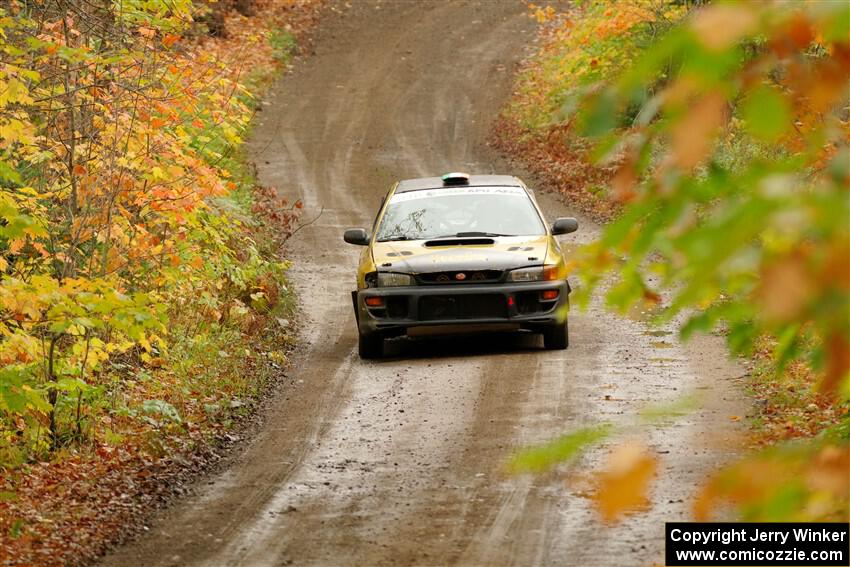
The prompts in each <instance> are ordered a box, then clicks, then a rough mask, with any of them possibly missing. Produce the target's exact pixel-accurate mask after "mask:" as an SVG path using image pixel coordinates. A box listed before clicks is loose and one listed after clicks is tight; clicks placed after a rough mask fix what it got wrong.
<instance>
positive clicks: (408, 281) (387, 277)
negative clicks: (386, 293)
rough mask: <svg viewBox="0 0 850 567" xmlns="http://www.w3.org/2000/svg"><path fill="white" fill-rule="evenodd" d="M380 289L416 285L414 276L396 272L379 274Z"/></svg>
mask: <svg viewBox="0 0 850 567" xmlns="http://www.w3.org/2000/svg"><path fill="white" fill-rule="evenodd" d="M377 284H378V287H398V286H402V285H414V281H413V276H411V275H410V274H397V273H394V272H378V279H377Z"/></svg>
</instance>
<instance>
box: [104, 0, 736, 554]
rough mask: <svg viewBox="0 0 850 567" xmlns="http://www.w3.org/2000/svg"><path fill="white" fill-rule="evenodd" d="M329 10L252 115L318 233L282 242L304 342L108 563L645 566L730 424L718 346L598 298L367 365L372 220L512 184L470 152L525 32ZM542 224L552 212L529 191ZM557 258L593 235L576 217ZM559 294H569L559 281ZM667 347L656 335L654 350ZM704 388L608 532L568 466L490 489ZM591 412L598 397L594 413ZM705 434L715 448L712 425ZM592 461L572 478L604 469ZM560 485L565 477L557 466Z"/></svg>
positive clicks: (654, 444) (498, 167)
mask: <svg viewBox="0 0 850 567" xmlns="http://www.w3.org/2000/svg"><path fill="white" fill-rule="evenodd" d="M351 3H352V4H353V6H352V7H351V8H350V9H348V10H347V11H346V12H345V15H344V16H341V15H339V14H333V13H329V15H328V16H327V18H326V19H325V21H324V22H323V23H322V24H321V29H320V30H319V32H318V36H317V39H316V53H315V54H314V55H312V56H306V57H303V58H301V59H300V61H299V62H298V63H297V65H296V69H295V70H294V72H293V73H292V74H291V75H289V76H287V77H286V78H285V79H284V80H282V81H281V82H280V84H279V85H277V86H276V87H275V88H274V90H273V92H272V93H271V96H270V97H269V99H268V101H267V105H266V106H264V108H263V112H262V113H261V116H260V117H259V118H258V122H259V123H258V126H257V128H256V131H255V135H254V137H253V140H252V142H251V144H250V151H251V153H252V154H253V156H254V157H255V159H256V161H257V163H258V165H259V173H260V177H261V180H262V181H263V182H264V183H266V184H270V185H274V186H276V187H278V188H279V189H280V191H281V192H283V193H284V194H286V195H288V196H290V197H292V198H301V199H302V200H303V201H304V203H305V218H306V219H310V218H312V217H314V216H315V215H317V214H318V213H319V211H321V210H323V212H322V214H321V216H320V217H319V218H318V220H317V221H316V222H315V223H313V224H311V225H310V226H308V227H306V228H304V229H303V230H301V231H300V232H298V234H297V235H296V236H295V237H294V239H293V241H292V242H291V254H290V255H291V257H292V258H293V259H294V261H295V266H294V268H293V270H292V273H291V275H292V280H293V284H294V285H295V286H296V287H297V290H298V293H299V294H300V296H301V302H302V305H303V317H302V319H303V331H302V337H301V338H302V343H303V347H302V348H301V351H300V352H299V353H298V354H297V357H296V362H295V367H294V369H293V371H292V372H291V373H290V374H291V376H292V377H293V381H292V383H291V384H287V385H285V386H283V387H282V390H281V392H280V393H279V394H278V395H277V397H276V399H275V400H274V401H273V402H272V403H271V404H270V407H269V411H268V416H267V417H266V419H265V425H264V426H263V428H262V430H261V431H260V433H259V434H258V435H257V437H256V438H255V439H254V440H253V441H252V442H251V443H250V445H249V446H248V447H246V448H245V450H244V452H243V453H241V454H240V455H239V456H237V457H236V458H234V459H233V462H232V464H231V466H230V467H229V468H228V470H226V472H224V473H222V474H220V475H218V476H216V477H214V478H212V479H210V480H209V481H208V482H207V483H205V484H203V485H201V486H199V487H198V488H197V490H196V491H195V494H194V495H193V496H190V497H187V498H186V499H184V500H183V501H182V502H179V503H177V504H176V505H175V506H174V507H172V508H171V509H170V510H168V511H166V512H164V513H162V514H161V515H160V516H159V517H158V518H157V519H156V521H155V522H154V523H153V524H152V525H151V526H150V531H148V532H147V533H146V534H145V536H144V537H143V538H141V539H140V540H139V541H137V542H135V543H132V544H130V545H127V546H125V547H123V548H121V549H119V550H117V551H116V552H115V553H114V554H113V555H111V556H109V557H107V558H106V559H105V560H104V564H105V565H116V566H122V567H126V566H127V565H145V566H147V567H153V566H156V565H209V566H219V565H251V566H253V565H289V564H293V565H364V566H365V565H369V566H373V565H413V564H415V565H648V564H650V563H652V562H653V561H657V560H659V559H660V557H661V553H662V549H663V539H662V538H663V530H664V525H663V522H664V521H666V520H678V519H684V518H685V516H686V514H687V504H686V503H685V502H683V500H685V499H686V498H687V496H688V494H690V493H691V491H692V489H693V487H694V486H695V484H696V483H697V482H698V481H699V480H700V479H701V478H702V475H703V474H704V472H705V471H706V470H707V469H709V468H711V467H712V466H714V465H715V464H716V463H717V462H718V461H720V460H723V459H724V458H726V456H727V455H728V450H727V447H726V446H725V445H724V443H723V441H724V438H725V437H727V436H728V435H730V434H731V433H732V432H733V427H732V426H731V424H730V420H729V416H730V415H732V414H734V413H736V412H740V411H741V410H740V408H739V406H738V402H735V401H734V399H735V398H737V397H738V394H737V390H736V386H735V384H734V379H735V378H736V377H738V376H740V375H741V374H742V371H741V369H740V368H738V367H737V366H736V365H735V364H734V363H731V362H729V361H727V359H726V357H725V355H724V349H723V346H722V344H721V342H720V341H719V340H717V339H714V338H706V339H701V340H699V341H697V342H694V343H692V344H690V345H687V346H682V345H680V344H679V343H678V342H677V341H676V340H675V338H673V335H663V330H662V332H661V333H659V332H655V333H653V334H649V332H648V329H647V327H646V326H645V325H644V324H643V323H641V322H640V321H637V320H632V319H623V318H618V317H616V316H614V315H611V314H608V313H606V312H605V311H604V310H603V309H602V308H601V306H600V305H598V304H594V305H593V306H592V307H591V309H590V310H588V311H587V312H578V311H576V310H574V311H573V313H572V315H571V317H570V326H571V328H570V331H571V332H570V334H571V346H570V348H569V349H568V350H566V351H553V352H546V351H543V350H542V347H541V343H540V339H539V338H537V337H531V336H528V337H517V336H510V335H508V336H497V337H486V338H481V339H464V340H460V341H458V340H451V341H446V340H442V341H440V340H435V341H429V342H422V343H404V342H400V343H398V344H394V345H392V347H391V352H390V354H391V356H390V358H388V359H387V360H382V361H378V362H368V363H365V362H361V361H360V360H359V358H358V357H357V354H356V331H355V327H354V321H353V315H352V313H351V305H350V299H349V296H348V293H349V291H350V290H351V289H352V287H353V285H354V267H355V264H356V257H357V254H358V253H359V249H356V248H355V247H352V246H348V245H345V244H343V243H342V240H341V235H342V231H343V229H344V228H346V227H350V226H369V225H370V224H371V221H372V217H373V214H374V212H375V210H376V207H377V205H378V203H379V202H380V199H381V196H382V194H383V193H384V192H385V191H386V189H387V188H388V187H389V185H390V183H391V182H392V181H394V180H396V179H399V178H406V177H418V176H424V175H436V174H441V173H443V172H446V171H451V170H466V171H471V172H480V173H490V172H500V173H501V172H507V169H506V165H505V164H504V163H502V162H501V161H500V160H499V159H498V158H497V157H496V156H494V155H493V153H492V152H491V151H490V150H489V149H488V148H487V147H486V145H485V143H484V140H485V138H486V135H487V132H488V128H489V126H490V124H491V122H492V120H493V119H494V118H495V116H496V114H497V112H498V109H499V108H500V106H501V105H502V104H503V103H504V101H505V99H506V96H507V94H508V91H509V89H510V83H511V73H512V71H513V70H514V69H515V64H516V62H517V61H518V60H519V59H520V58H521V57H522V56H524V54H525V52H526V51H525V50H526V49H527V47H528V46H529V44H530V43H531V42H532V39H533V22H532V21H531V20H530V19H529V18H528V17H526V15H525V10H526V8H525V7H524V4H523V3H521V2H519V1H514V0H509V1H508V0H505V1H496V0H487V1H484V0H482V1H469V2H463V3H448V2H444V1H434V2H413V1H403V0H398V1H394V2H390V1H383V2H376V1H374V0H357V1H354V2H351ZM541 202H542V204H543V206H544V208H545V210H546V212H547V215H548V217H549V218H550V219H551V218H554V217H556V216H560V215H563V214H568V213H570V211H569V208H568V207H567V206H565V205H563V204H561V203H559V202H558V201H557V200H556V199H555V198H553V197H550V196H546V195H543V196H542V197H541ZM580 222H581V228H580V230H579V232H578V233H576V235H571V236H570V237H567V238H565V239H564V242H565V243H567V244H570V243H580V242H587V241H590V240H592V239H593V238H595V237H596V236H597V235H598V227H596V226H594V225H593V223H591V222H588V221H587V220H585V219H583V218H581V217H580ZM575 281H576V280H574V282H575ZM659 335H662V336H659ZM694 391H696V392H702V393H704V394H705V399H706V400H707V404H706V406H705V407H704V409H702V410H701V411H699V412H696V413H694V414H692V415H689V416H687V417H686V418H683V419H680V420H678V421H675V422H673V421H671V422H670V423H667V424H665V425H664V426H657V427H654V428H651V429H649V430H647V431H646V432H645V433H644V434H643V439H644V441H645V442H646V443H648V444H649V446H650V447H651V448H652V449H653V450H655V451H657V452H658V456H659V458H660V460H661V461H660V462H661V472H662V476H661V478H660V480H659V482H658V483H657V484H656V485H655V488H654V491H653V506H652V507H651V509H649V510H648V511H647V512H646V513H644V514H642V515H640V516H635V517H632V518H629V519H627V520H626V521H625V522H623V523H622V524H620V525H619V526H618V527H615V528H612V529H609V530H603V529H600V524H599V523H597V520H596V518H595V516H594V513H593V511H592V508H591V506H590V504H589V502H588V500H587V499H586V497H585V496H584V492H583V491H582V490H581V489H580V488H578V487H577V486H576V485H574V484H572V483H569V482H566V481H565V480H564V478H565V477H564V475H563V474H549V475H544V476H539V477H518V478H517V477H514V478H511V477H505V476H504V475H503V474H502V472H501V471H502V467H503V466H504V462H505V459H506V458H507V456H508V455H509V454H510V453H511V451H513V450H515V449H517V448H518V447H521V446H523V445H525V444H528V443H531V442H536V441H542V440H546V439H549V438H551V437H553V436H555V435H557V434H559V433H561V432H563V431H565V430H568V429H570V428H575V427H578V426H584V425H591V424H597V423H600V422H602V421H606V420H607V421H613V422H616V423H626V424H628V423H631V421H630V420H631V419H632V417H630V416H631V415H633V414H634V413H635V412H636V411H637V410H639V409H640V408H641V407H644V406H645V405H646V404H649V403H653V402H660V401H664V400H670V399H675V398H677V397H678V396H680V395H682V394H684V393H688V392H694ZM606 396H607V398H606ZM709 432H711V433H709ZM604 454H605V448H604V447H603V448H600V449H597V450H594V451H592V452H590V453H589V454H588V455H586V456H585V457H583V458H582V460H581V462H580V463H578V464H577V465H576V466H575V467H574V468H573V470H578V471H581V470H586V469H587V468H588V467H590V466H592V465H594V464H596V463H598V462H599V461H600V460H601V459H602V457H603V456H604ZM562 472H563V471H562Z"/></svg>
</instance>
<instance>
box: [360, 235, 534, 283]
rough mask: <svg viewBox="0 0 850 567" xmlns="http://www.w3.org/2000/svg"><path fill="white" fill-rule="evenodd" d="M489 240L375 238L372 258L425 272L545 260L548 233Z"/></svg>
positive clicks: (390, 267) (391, 267) (384, 266)
mask: <svg viewBox="0 0 850 567" xmlns="http://www.w3.org/2000/svg"><path fill="white" fill-rule="evenodd" d="M469 240H478V241H492V244H491V243H489V242H488V243H487V244H454V245H450V246H426V245H425V243H426V242H430V243H432V244H433V242H434V241H433V240H432V241H427V240H411V241H396V242H375V243H374V244H373V245H372V258H373V260H374V261H375V266H377V267H378V269H379V270H381V271H391V272H406V273H412V274H424V273H429V272H442V271H453V270H509V269H513V268H519V267H522V266H532V265H539V264H542V263H543V261H544V260H545V258H546V247H547V246H548V236H546V235H542V236H532V237H528V236H502V237H494V238H486V239H469Z"/></svg>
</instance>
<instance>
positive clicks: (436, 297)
mask: <svg viewBox="0 0 850 567" xmlns="http://www.w3.org/2000/svg"><path fill="white" fill-rule="evenodd" d="M547 290H557V291H558V297H557V298H555V299H549V300H546V299H543V296H542V292H544V291H547ZM569 293H570V286H569V283H567V282H566V281H563V280H561V281H546V282H529V283H497V284H452V285H428V286H403V287H384V288H368V289H361V290H359V291H354V292H352V299H353V301H354V309H355V315H356V317H357V325H358V328H359V329H360V333H361V334H364V335H371V334H375V333H378V334H380V335H383V336H388V337H389V336H395V335H400V334H404V333H405V332H406V331H407V330H408V329H410V328H411V327H438V326H447V327H448V326H451V327H454V328H457V327H458V325H460V326H464V325H468V326H470V327H475V328H481V327H482V326H483V327H484V328H486V327H487V326H488V325H491V324H492V325H493V326H494V327H504V326H505V324H510V325H514V326H516V327H517V328H523V329H531V330H542V329H543V328H545V327H548V326H552V325H556V324H560V323H563V321H564V320H565V318H566V312H567V309H568V307H569ZM367 298H381V299H382V305H381V306H368V305H367V304H366V299H367Z"/></svg>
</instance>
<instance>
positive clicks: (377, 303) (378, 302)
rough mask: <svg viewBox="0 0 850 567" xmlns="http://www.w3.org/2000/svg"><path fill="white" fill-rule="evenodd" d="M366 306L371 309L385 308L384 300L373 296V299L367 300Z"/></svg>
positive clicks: (368, 298)
mask: <svg viewBox="0 0 850 567" xmlns="http://www.w3.org/2000/svg"><path fill="white" fill-rule="evenodd" d="M366 305H368V306H369V307H383V306H384V298H383V297H378V296H376V295H373V296H372V297H367V298H366Z"/></svg>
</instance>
